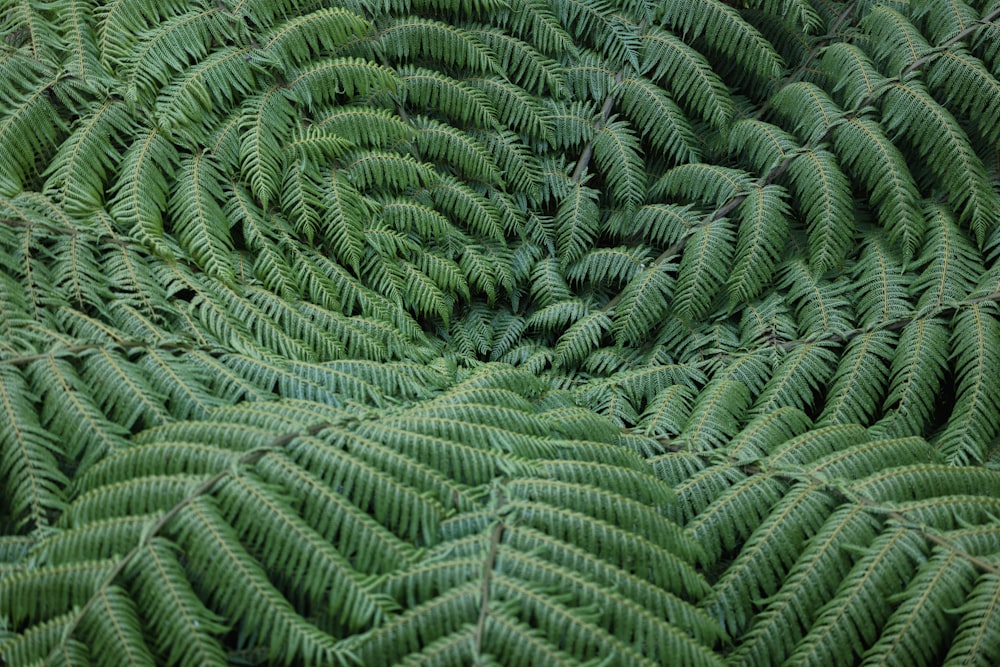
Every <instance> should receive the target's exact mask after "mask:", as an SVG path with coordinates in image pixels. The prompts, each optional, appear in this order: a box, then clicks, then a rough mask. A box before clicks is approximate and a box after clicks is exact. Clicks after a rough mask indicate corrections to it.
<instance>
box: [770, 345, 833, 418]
mask: <svg viewBox="0 0 1000 667" xmlns="http://www.w3.org/2000/svg"><path fill="white" fill-rule="evenodd" d="M835 356H836V355H835V353H834V351H833V350H832V349H831V348H830V346H829V345H828V344H825V343H823V342H812V343H803V344H801V345H799V346H798V347H796V348H795V349H794V350H792V351H791V352H790V353H788V355H787V356H786V357H785V358H784V359H782V360H781V361H780V362H779V364H778V366H777V368H775V370H774V374H773V375H772V376H771V379H769V380H768V381H767V383H766V384H765V385H764V389H763V391H762V392H761V394H760V395H759V396H758V397H757V400H756V401H754V404H753V406H752V408H751V409H750V414H751V416H757V415H762V414H767V413H769V412H772V411H774V410H776V409H778V408H782V407H784V406H786V405H790V406H792V407H796V408H799V409H800V410H803V411H806V412H808V410H809V409H810V408H811V407H812V406H813V401H814V395H815V392H816V391H818V390H819V389H820V387H822V386H823V385H824V384H825V383H826V382H827V381H828V380H829V378H830V375H831V374H832V372H833V370H834V367H833V363H832V362H833V359H834V358H835Z"/></svg>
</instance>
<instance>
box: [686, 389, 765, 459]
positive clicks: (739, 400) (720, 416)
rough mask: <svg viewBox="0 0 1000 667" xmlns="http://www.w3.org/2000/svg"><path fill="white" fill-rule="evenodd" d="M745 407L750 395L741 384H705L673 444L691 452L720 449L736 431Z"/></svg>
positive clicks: (747, 404)
mask: <svg viewBox="0 0 1000 667" xmlns="http://www.w3.org/2000/svg"><path fill="white" fill-rule="evenodd" d="M749 404H750V392H749V391H747V388H746V385H744V384H743V383H741V382H735V381H733V380H718V381H712V382H709V383H708V384H707V385H706V386H705V387H703V388H702V389H701V391H700V392H699V393H698V397H697V398H696V399H695V401H694V405H693V406H692V407H691V414H690V415H688V418H687V421H686V422H685V423H684V427H683V428H682V429H681V432H680V435H679V436H678V438H677V444H678V445H680V446H683V447H685V448H687V449H691V450H693V451H712V450H715V449H718V448H720V447H722V445H723V444H724V443H725V442H728V441H729V440H730V439H731V438H732V437H733V436H734V435H736V433H737V432H738V431H739V428H740V424H741V422H742V420H743V416H744V414H745V413H746V409H747V407H748V406H749Z"/></svg>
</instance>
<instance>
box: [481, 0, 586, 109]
mask: <svg viewBox="0 0 1000 667" xmlns="http://www.w3.org/2000/svg"><path fill="white" fill-rule="evenodd" d="M511 4H513V3H509V4H508V7H509V9H510V10H511V11H510V13H511V18H512V20H519V21H523V20H525V19H526V16H525V15H518V14H519V12H518V10H517V9H515V8H514V7H512V6H510V5H511ZM527 4H529V5H532V9H534V8H535V7H534V5H535V4H537V3H527ZM529 13H530V12H529V10H528V8H527V7H525V9H524V14H529ZM515 15H516V19H515V18H514V17H515ZM557 29H559V30H561V27H558V28H557ZM470 32H471V33H472V34H473V35H474V36H475V37H477V38H478V39H480V40H481V41H482V42H483V43H484V44H486V45H487V46H488V47H489V48H490V49H491V50H492V51H493V55H494V57H495V58H496V60H497V62H498V63H499V64H500V67H501V71H502V72H503V73H504V78H503V79H496V81H498V82H499V81H504V82H507V81H510V82H513V83H514V84H516V85H517V87H516V88H514V90H517V91H518V93H520V92H522V91H524V92H528V93H532V94H534V95H541V94H542V93H543V92H545V91H548V92H549V93H550V94H551V95H552V96H553V97H556V98H561V97H563V95H564V93H565V88H566V82H565V80H564V78H563V74H562V68H561V66H560V65H559V64H558V63H557V62H556V61H555V60H552V59H551V58H549V57H547V56H545V55H544V53H543V51H546V50H548V51H549V53H560V54H561V53H567V52H569V50H570V49H573V48H575V47H574V45H573V43H572V42H569V41H567V42H566V43H565V45H564V48H561V49H555V50H551V49H546V48H545V47H544V46H542V45H534V44H529V43H528V42H526V41H522V40H520V39H518V38H517V37H515V36H514V35H511V34H508V33H506V32H503V31H500V30H495V29H485V28H483V29H479V30H470ZM526 36H527V37H529V38H530V39H532V40H540V39H543V37H542V36H541V35H540V34H539V33H537V32H531V33H529V34H527V35H526ZM563 38H564V34H560V35H558V36H557V37H556V39H563ZM525 97H526V98H527V100H530V101H532V102H534V99H533V98H532V97H531V95H526V96H525ZM495 106H496V107H497V108H498V109H500V110H502V105H495Z"/></svg>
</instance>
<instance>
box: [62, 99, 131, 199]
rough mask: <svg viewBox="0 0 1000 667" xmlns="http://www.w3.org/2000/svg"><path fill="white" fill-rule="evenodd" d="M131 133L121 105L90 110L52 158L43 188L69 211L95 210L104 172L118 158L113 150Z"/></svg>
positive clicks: (128, 119)
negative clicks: (51, 193)
mask: <svg viewBox="0 0 1000 667" xmlns="http://www.w3.org/2000/svg"><path fill="white" fill-rule="evenodd" d="M131 133H132V123H131V119H130V118H129V117H128V111H127V109H126V108H125V105H124V104H122V103H120V102H118V103H116V102H108V103H105V104H104V105H103V106H100V107H97V108H95V109H93V110H92V111H91V113H89V114H88V115H86V116H85V117H83V118H82V119H81V120H80V121H79V127H77V129H76V130H75V131H74V132H73V134H72V135H71V136H70V138H68V139H67V140H66V141H64V142H63V143H62V145H61V146H60V147H59V151H57V152H56V154H55V155H54V156H53V158H52V161H51V162H50V163H49V167H48V169H47V170H46V176H47V177H48V178H47V180H46V187H45V189H46V190H48V191H50V192H51V191H55V192H57V193H58V194H59V195H61V196H59V199H60V200H61V201H62V205H63V206H65V207H66V210H67V211H69V212H75V213H82V212H86V211H88V210H91V209H94V208H97V207H99V206H100V205H101V204H102V201H103V198H104V191H105V187H106V183H105V179H106V178H107V177H108V172H109V171H111V169H112V167H113V166H114V165H116V164H117V163H118V161H119V160H120V159H121V158H120V155H119V153H118V152H117V150H116V148H117V147H118V146H121V143H122V138H123V137H124V136H125V135H128V134H131ZM109 144H110V145H109Z"/></svg>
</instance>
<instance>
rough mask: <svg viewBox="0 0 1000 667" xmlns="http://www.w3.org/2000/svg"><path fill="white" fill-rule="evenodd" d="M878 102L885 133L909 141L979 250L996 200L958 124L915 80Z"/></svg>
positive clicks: (999, 201)
mask: <svg viewBox="0 0 1000 667" xmlns="http://www.w3.org/2000/svg"><path fill="white" fill-rule="evenodd" d="M997 90H998V94H1000V87H998V89H997ZM879 99H880V101H881V102H882V109H883V113H884V117H885V118H884V122H885V124H886V126H887V128H888V129H890V130H898V131H900V132H902V133H903V134H904V135H905V136H907V137H908V138H909V139H910V142H911V143H912V144H913V146H914V147H915V148H916V151H917V152H918V154H919V155H920V157H921V158H922V160H923V161H924V162H925V163H926V164H927V166H928V169H929V170H930V171H931V172H932V173H933V174H934V175H935V177H936V181H937V183H938V184H939V186H938V187H939V188H941V189H943V190H944V192H945V193H946V194H947V196H948V200H949V203H950V204H951V205H952V207H953V208H954V210H955V211H956V212H957V213H958V214H959V217H960V219H961V220H962V221H963V222H965V223H966V224H968V225H969V226H970V227H971V228H972V230H973V232H974V233H975V235H976V239H977V241H978V242H979V244H980V245H982V243H983V239H984V237H985V235H986V233H987V232H988V231H989V230H990V229H992V228H993V227H994V226H995V222H996V210H997V208H998V207H1000V196H998V195H997V193H996V190H995V189H994V188H993V187H992V186H991V184H990V181H989V178H988V177H987V173H986V167H985V166H984V165H983V163H982V161H981V160H980V158H979V156H978V155H977V154H976V153H975V151H974V150H973V149H972V145H971V143H970V142H969V140H968V137H967V136H966V135H965V133H964V132H963V131H962V129H961V128H960V127H959V124H958V122H957V121H956V120H955V118H954V117H953V116H952V115H951V114H950V113H948V111H947V110H946V109H945V108H943V107H942V106H940V105H939V104H938V103H937V102H935V101H934V99H933V98H932V97H931V95H930V94H929V93H928V92H927V91H926V89H925V88H924V87H923V86H922V85H921V84H920V83H919V82H917V81H915V80H908V81H905V82H900V83H897V84H895V85H893V86H892V87H890V88H889V89H888V90H887V91H885V92H884V93H882V95H881V96H880V98H879ZM998 99H1000V98H998Z"/></svg>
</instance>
